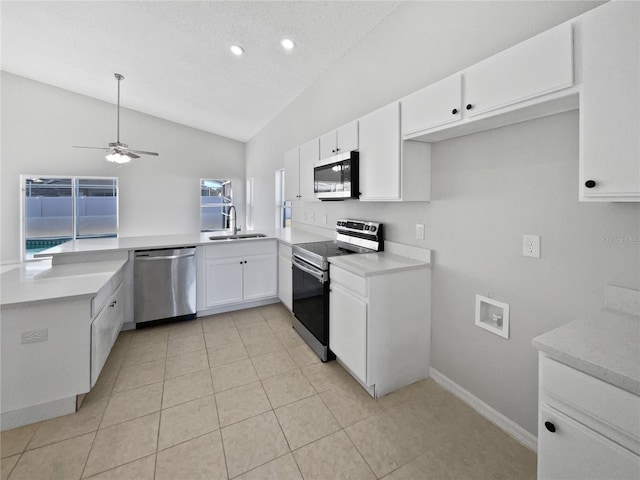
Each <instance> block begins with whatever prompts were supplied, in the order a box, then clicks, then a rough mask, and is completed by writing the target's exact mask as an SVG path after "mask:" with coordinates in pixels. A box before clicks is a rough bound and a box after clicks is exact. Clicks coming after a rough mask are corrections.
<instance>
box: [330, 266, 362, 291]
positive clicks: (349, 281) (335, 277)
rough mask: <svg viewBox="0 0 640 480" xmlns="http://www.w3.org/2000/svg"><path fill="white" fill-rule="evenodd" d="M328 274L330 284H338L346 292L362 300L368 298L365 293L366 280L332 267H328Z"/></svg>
mask: <svg viewBox="0 0 640 480" xmlns="http://www.w3.org/2000/svg"><path fill="white" fill-rule="evenodd" d="M329 272H330V273H329V278H330V279H331V280H330V281H331V283H332V284H333V283H338V284H340V285H342V287H343V288H345V289H346V290H349V291H350V292H353V293H355V294H356V295H358V296H360V297H363V298H367V297H368V296H369V294H368V292H367V280H366V279H365V278H364V277H360V276H358V275H355V274H353V273H351V272H347V271H346V270H343V269H342V268H340V267H334V266H333V265H331V266H330V267H329Z"/></svg>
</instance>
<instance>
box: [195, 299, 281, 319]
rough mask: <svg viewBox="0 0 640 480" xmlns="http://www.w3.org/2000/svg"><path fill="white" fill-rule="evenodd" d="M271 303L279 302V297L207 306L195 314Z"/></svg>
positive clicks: (209, 313) (203, 314) (222, 311)
mask: <svg viewBox="0 0 640 480" xmlns="http://www.w3.org/2000/svg"><path fill="white" fill-rule="evenodd" d="M272 303H280V299H279V298H278V297H269V298H264V299H262V300H253V301H250V302H242V303H235V304H232V305H222V306H220V307H213V308H207V309H204V310H198V313H197V316H198V317H206V316H208V315H216V314H218V313H226V312H233V311H236V310H244V309H246V308H253V307H261V306H263V305H270V304H272Z"/></svg>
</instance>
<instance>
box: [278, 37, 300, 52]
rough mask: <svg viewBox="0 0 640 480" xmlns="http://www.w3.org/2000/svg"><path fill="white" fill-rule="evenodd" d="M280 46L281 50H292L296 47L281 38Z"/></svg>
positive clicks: (293, 43) (291, 42)
mask: <svg viewBox="0 0 640 480" xmlns="http://www.w3.org/2000/svg"><path fill="white" fill-rule="evenodd" d="M280 45H282V48H284V49H285V50H293V49H294V48H295V46H296V44H295V42H294V41H293V40H291V39H290V38H283V39H282V40H280Z"/></svg>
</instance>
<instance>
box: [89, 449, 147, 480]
mask: <svg viewBox="0 0 640 480" xmlns="http://www.w3.org/2000/svg"><path fill="white" fill-rule="evenodd" d="M153 455H156V454H155V453H151V454H149V455H145V456H144V457H140V458H136V459H135V460H130V461H128V462H127V463H123V464H122V465H118V466H116V467H113V468H110V469H108V470H103V471H102V472H98V473H94V474H93V475H91V476H90V477H84V476H82V477H80V478H81V480H91V479H92V478H94V477H96V476H98V475H102V474H103V473H106V472H110V471H112V470H115V469H117V468H121V467H124V466H126V465H130V464H132V463H133V462H137V461H139V460H144V459H145V458H149V457H151V456H153ZM154 463H155V462H154ZM83 475H84V471H83ZM154 476H155V474H154Z"/></svg>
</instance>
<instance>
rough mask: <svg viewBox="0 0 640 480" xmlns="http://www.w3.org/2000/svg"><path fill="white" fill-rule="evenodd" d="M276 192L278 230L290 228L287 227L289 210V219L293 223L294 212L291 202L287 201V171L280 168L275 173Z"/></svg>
mask: <svg viewBox="0 0 640 480" xmlns="http://www.w3.org/2000/svg"><path fill="white" fill-rule="evenodd" d="M275 192H276V198H275V203H276V222H275V223H276V229H278V230H279V229H282V228H290V227H291V225H285V223H286V212H287V210H289V212H291V214H290V215H289V218H290V219H291V222H293V210H292V206H293V205H292V203H291V200H287V199H286V194H285V171H284V168H279V169H277V170H276V172H275Z"/></svg>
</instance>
